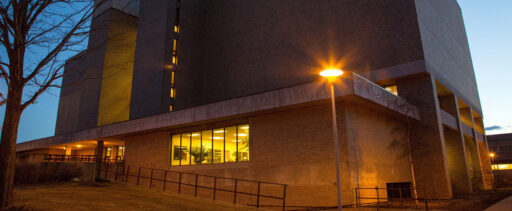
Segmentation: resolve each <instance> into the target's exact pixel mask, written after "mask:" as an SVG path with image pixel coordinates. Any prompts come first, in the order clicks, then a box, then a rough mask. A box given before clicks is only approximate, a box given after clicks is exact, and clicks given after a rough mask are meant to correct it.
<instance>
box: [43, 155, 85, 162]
mask: <svg viewBox="0 0 512 211" xmlns="http://www.w3.org/2000/svg"><path fill="white" fill-rule="evenodd" d="M94 160H95V156H94V155H55V154H45V155H44V161H45V162H72V161H79V162H87V163H89V162H94Z"/></svg>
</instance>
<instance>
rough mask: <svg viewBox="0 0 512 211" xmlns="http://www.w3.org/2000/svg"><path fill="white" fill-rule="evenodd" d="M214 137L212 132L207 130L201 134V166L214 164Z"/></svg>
mask: <svg viewBox="0 0 512 211" xmlns="http://www.w3.org/2000/svg"><path fill="white" fill-rule="evenodd" d="M212 135H213V131H212V130H205V131H203V132H201V146H202V148H201V161H202V162H201V164H205V163H212V147H213V140H212Z"/></svg>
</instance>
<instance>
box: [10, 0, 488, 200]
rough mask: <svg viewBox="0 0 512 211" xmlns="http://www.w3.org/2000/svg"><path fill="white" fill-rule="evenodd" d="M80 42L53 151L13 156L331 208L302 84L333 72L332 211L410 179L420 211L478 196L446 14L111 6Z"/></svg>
mask: <svg viewBox="0 0 512 211" xmlns="http://www.w3.org/2000/svg"><path fill="white" fill-rule="evenodd" d="M126 2H128V4H126ZM91 29H92V31H91V33H90V39H89V47H88V50H87V51H85V52H83V53H81V54H79V55H77V56H75V57H74V58H72V59H70V60H68V61H67V64H66V73H68V74H66V75H65V77H64V79H63V85H64V87H63V88H62V90H61V94H60V101H59V110H58V117H57V126H56V130H55V136H53V137H48V138H44V139H39V140H34V141H30V142H25V143H21V144H18V146H17V150H18V152H19V153H20V155H22V154H25V155H26V154H34V153H43V154H52V155H85V156H87V155H94V154H95V153H96V154H97V157H102V158H104V159H108V160H112V161H124V163H125V166H131V167H150V168H157V169H168V170H173V171H182V172H195V173H200V174H204V175H213V176H223V177H229V178H241V179H251V180H258V181H267V182H276V183H285V184H288V185H289V186H288V192H287V195H286V197H287V204H289V205H291V206H332V205H336V184H335V183H336V173H335V169H336V168H335V159H334V150H333V143H332V135H331V131H332V122H331V121H332V120H331V116H330V105H329V97H330V93H329V89H328V87H327V84H326V82H325V81H324V80H323V79H321V78H320V77H319V76H318V72H320V70H322V69H324V68H327V67H332V66H335V67H339V68H342V69H343V70H345V71H346V74H345V75H344V76H343V77H342V78H341V79H340V80H339V81H337V82H336V84H335V91H336V100H337V108H336V109H337V112H338V116H337V119H338V128H337V129H338V131H339V133H340V134H341V136H340V139H339V143H340V149H339V151H340V154H341V163H342V166H341V168H342V170H341V171H342V174H341V181H342V184H341V185H342V191H343V200H344V201H343V203H344V204H347V205H348V204H354V203H356V191H355V188H357V187H363V188H364V187H369V188H375V187H376V186H378V187H398V186H400V187H406V190H407V191H410V189H412V187H411V183H412V174H411V168H412V166H413V169H412V172H414V177H415V179H416V185H417V192H418V197H420V198H443V199H447V198H452V197H453V196H454V195H458V194H467V193H471V192H475V191H479V190H485V189H490V188H492V180H493V177H492V174H491V165H490V159H489V152H488V149H487V141H486V138H485V131H484V129H483V128H484V127H483V121H482V119H483V117H482V110H481V106H480V99H479V95H478V90H477V85H476V82H475V81H476V80H475V74H474V71H473V64H472V61H471V54H470V51H469V47H468V41H467V36H466V31H465V28H464V23H463V19H462V14H461V9H460V8H459V5H458V3H457V2H456V0H437V1H432V0H387V1H383V0H373V1H349V0H325V1H312V0H294V1H284V0H266V1H255V0H253V1H249V0H246V1H234V0H212V1H205V0H181V1H180V0H152V1H140V2H137V1H122V0H117V1H111V2H109V3H107V4H104V5H103V6H102V9H101V10H99V11H98V12H97V14H96V15H95V18H94V20H93V21H92V25H91ZM95 149H97V150H96V152H95ZM47 158H49V156H47ZM410 158H411V159H412V164H413V165H411V163H410ZM132 170H133V169H132ZM388 194H390V193H389V192H388ZM405 196H406V197H411V194H410V193H409V194H405Z"/></svg>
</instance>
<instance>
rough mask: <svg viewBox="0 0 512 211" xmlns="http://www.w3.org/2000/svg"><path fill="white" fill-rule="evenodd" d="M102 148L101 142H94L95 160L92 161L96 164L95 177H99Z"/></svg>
mask: <svg viewBox="0 0 512 211" xmlns="http://www.w3.org/2000/svg"><path fill="white" fill-rule="evenodd" d="M103 147H104V143H103V141H97V142H96V150H95V156H96V159H95V160H94V161H95V164H96V177H99V176H100V168H101V162H102V160H103Z"/></svg>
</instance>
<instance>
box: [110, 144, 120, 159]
mask: <svg viewBox="0 0 512 211" xmlns="http://www.w3.org/2000/svg"><path fill="white" fill-rule="evenodd" d="M118 147H119V146H116V145H114V146H112V156H110V159H112V160H114V162H117V150H118V149H119V148H118Z"/></svg>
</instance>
